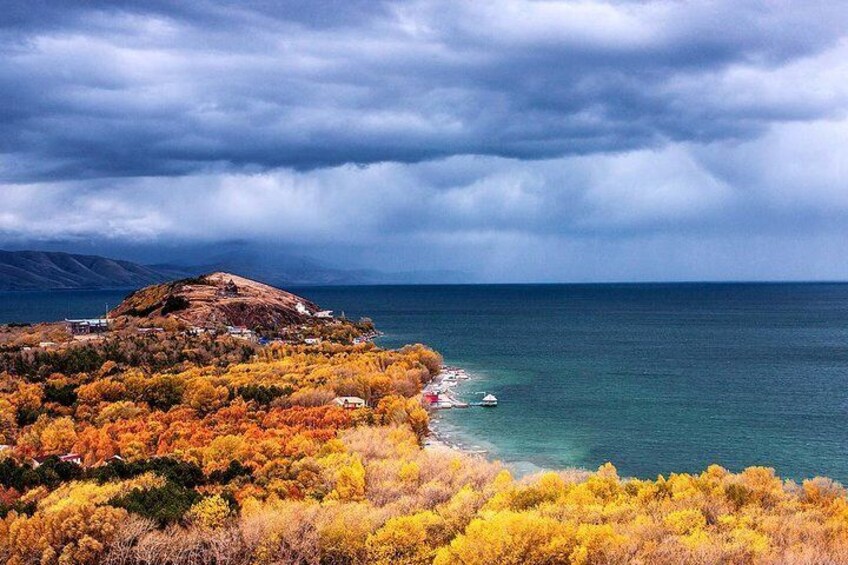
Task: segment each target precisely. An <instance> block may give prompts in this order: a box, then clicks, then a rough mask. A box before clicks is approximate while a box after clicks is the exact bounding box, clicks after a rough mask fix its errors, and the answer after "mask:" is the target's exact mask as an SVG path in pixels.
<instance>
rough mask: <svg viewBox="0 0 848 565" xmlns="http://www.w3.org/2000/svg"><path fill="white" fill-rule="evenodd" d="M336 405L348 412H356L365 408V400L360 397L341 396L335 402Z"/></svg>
mask: <svg viewBox="0 0 848 565" xmlns="http://www.w3.org/2000/svg"><path fill="white" fill-rule="evenodd" d="M333 402H334V403H336V404H337V405H339V406H341V407H342V408H344V409H346V410H356V409H357V408H365V406H366V404H365V400H363V399H362V398H359V397H358V396H339V397H337V398H335V399H334V400H333Z"/></svg>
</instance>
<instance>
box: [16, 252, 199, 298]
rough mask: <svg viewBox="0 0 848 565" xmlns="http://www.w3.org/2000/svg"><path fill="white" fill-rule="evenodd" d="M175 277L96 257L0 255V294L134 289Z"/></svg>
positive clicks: (125, 262)
mask: <svg viewBox="0 0 848 565" xmlns="http://www.w3.org/2000/svg"><path fill="white" fill-rule="evenodd" d="M174 274H175V273H174V272H173V271H170V272H166V271H160V270H157V269H155V268H151V267H146V266H144V265H139V264H137V263H133V262H131V261H122V260H119V259H109V258H106V257H100V256H97V255H77V254H73V253H63V252H45V251H0V290H73V289H94V288H123V287H126V288H132V287H136V288H137V287H140V286H146V285H149V284H155V283H159V282H163V281H166V280H169V279H170V278H173V275H174ZM182 274H183V276H185V274H186V273H185V272H183V273H182Z"/></svg>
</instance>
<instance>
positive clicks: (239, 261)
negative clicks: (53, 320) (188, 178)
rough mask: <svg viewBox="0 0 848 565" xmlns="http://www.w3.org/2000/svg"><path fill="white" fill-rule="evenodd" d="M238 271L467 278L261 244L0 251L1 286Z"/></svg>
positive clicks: (335, 281)
mask: <svg viewBox="0 0 848 565" xmlns="http://www.w3.org/2000/svg"><path fill="white" fill-rule="evenodd" d="M220 271H227V272H238V273H242V274H243V275H245V276H247V277H250V278H252V279H255V280H258V281H262V282H265V283H268V284H272V285H277V286H309V285H360V284H416V283H418V284H421V283H423V284H429V283H456V282H468V280H469V277H468V275H466V274H464V273H458V272H453V271H410V272H394V273H386V272H381V271H377V270H371V269H342V268H337V267H333V266H330V265H325V264H322V263H320V262H318V261H316V260H314V259H311V258H309V257H300V256H294V255H289V254H287V253H284V252H268V251H267V250H262V249H259V250H257V249H250V248H238V249H225V250H224V252H222V253H220V254H216V255H213V256H206V257H203V256H201V257H200V258H199V260H198V262H197V263H191V262H189V261H185V262H183V261H179V260H177V261H173V260H172V261H168V262H167V263H159V264H152V265H143V264H140V263H137V262H133V261H126V260H121V259H110V258H106V257H102V256H99V255H84V254H76V253H67V252H64V251H2V250H0V290H81V289H104V288H141V287H144V286H148V285H151V284H156V283H161V282H166V281H170V280H174V279H181V278H186V277H192V276H197V275H201V274H204V273H211V272H220Z"/></svg>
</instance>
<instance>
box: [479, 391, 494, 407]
mask: <svg viewBox="0 0 848 565" xmlns="http://www.w3.org/2000/svg"><path fill="white" fill-rule="evenodd" d="M497 405H498V399H497V398H495V395H494V394H487V395H486V396H484V397H483V401H482V402H480V406H483V407H484V408H494V407H495V406H497Z"/></svg>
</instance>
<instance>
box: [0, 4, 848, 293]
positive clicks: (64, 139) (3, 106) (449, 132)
mask: <svg viewBox="0 0 848 565" xmlns="http://www.w3.org/2000/svg"><path fill="white" fill-rule="evenodd" d="M11 4H12V5H11V8H10V10H8V11H7V12H6V13H5V16H4V18H0V49H1V50H2V53H3V56H2V58H0V196H1V197H2V199H3V203H2V206H0V244H3V243H5V244H7V245H17V246H21V245H34V246H37V243H38V242H50V241H70V242H75V243H73V244H77V245H78V244H82V242H85V241H87V240H89V239H91V238H95V239H96V240H98V241H102V242H105V243H104V244H110V245H119V244H120V245H125V244H132V245H142V246H143V245H147V246H153V245H161V244H162V243H163V242H184V243H186V244H188V243H190V242H214V241H220V240H225V239H232V238H241V239H244V240H249V241H265V242H268V241H272V242H279V243H280V244H282V245H285V246H292V247H297V248H303V249H308V250H309V251H310V252H314V253H317V254H318V255H321V256H323V257H326V258H328V259H331V260H333V259H335V260H338V261H340V262H349V261H350V258H351V257H356V258H357V259H356V261H355V262H357V263H358V264H359V265H361V266H369V267H374V266H376V267H379V266H381V265H385V264H392V263H393V262H396V261H397V258H400V259H401V261H403V262H405V263H406V264H408V265H409V266H410V268H422V267H430V266H436V267H447V268H457V269H460V270H466V271H467V270H474V271H475V272H478V273H480V274H481V277H482V278H484V279H486V280H505V279H514V278H516V277H517V278H523V279H528V280H536V279H542V280H557V279H562V278H573V279H591V278H592V277H596V278H601V279H615V278H664V277H666V278H675V277H676V278H681V277H682V278H686V277H696V278H712V277H713V276H715V277H721V276H728V277H742V278H745V277H748V278H761V277H789V278H799V277H800V278H804V273H809V275H808V276H810V277H813V278H815V277H834V276H837V275H838V276H842V277H848V267H846V268H844V269H843V270H844V272H843V271H841V270H840V267H839V266H838V265H836V266H834V263H833V262H832V261H831V259H832V258H833V257H835V256H836V251H835V249H836V247H839V246H838V245H837V243H838V242H840V241H844V240H845V237H848V196H846V195H848V186H846V185H848V175H846V173H845V170H844V166H843V165H842V158H841V156H842V155H844V153H845V151H846V150H848V134H846V132H848V122H846V108H848V63H846V61H848V33H846V32H845V30H846V29H848V26H846V24H848V6H845V5H844V4H843V3H839V2H833V1H824V0H815V1H811V2H806V3H803V4H801V3H797V2H790V1H785V2H783V1H777V2H754V1H751V2H731V1H729V0H728V1H724V0H716V1H711V2H695V1H693V2H680V1H654V2H643V1H638V2H637V1H619V2H600V1H585V2H570V1H563V2H518V1H513V0H500V1H497V2H492V3H471V2H447V1H442V0H429V1H424V0H419V1H409V2H306V1H304V2H284V3H266V2H244V3H239V4H236V5H233V4H229V3H227V4H225V3H218V2H212V1H206V2H194V3H190V4H188V3H180V4H176V5H175V4H172V3H166V2H149V3H144V4H140V3H136V2H87V3H81V4H75V5H73V6H68V5H67V3H62V2H51V1H46V0H45V1H41V2H35V3H23V2H12V3H11ZM802 242H803V244H802ZM811 247H813V248H814V249H811ZM589 257H596V258H597V260H594V259H590V258H589ZM762 257H767V258H771V259H774V260H775V262H776V263H779V264H780V265H781V267H780V268H777V267H774V266H772V267H768V268H767V267H766V266H765V263H764V262H763V261H760V260H759V259H758V258H762ZM695 258H698V259H695ZM842 263H844V261H843V262H840V263H839V264H842ZM628 273H629V275H628ZM758 273H759V276H758ZM840 273H841V275H840Z"/></svg>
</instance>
